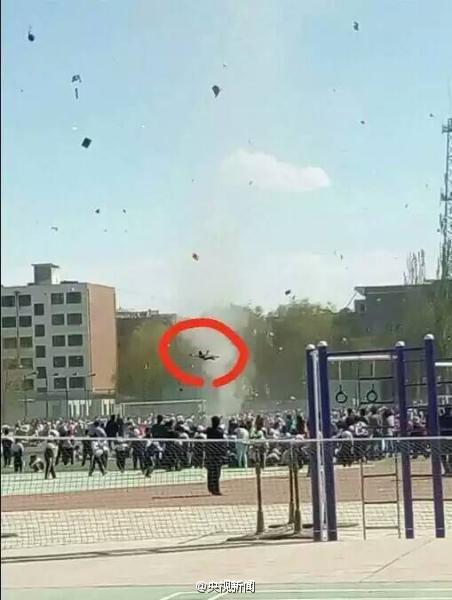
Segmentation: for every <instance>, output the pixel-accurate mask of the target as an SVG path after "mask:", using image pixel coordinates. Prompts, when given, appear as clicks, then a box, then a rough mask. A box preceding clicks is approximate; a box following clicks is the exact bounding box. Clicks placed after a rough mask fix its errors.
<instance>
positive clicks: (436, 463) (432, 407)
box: [424, 334, 446, 538]
mask: <svg viewBox="0 0 452 600" xmlns="http://www.w3.org/2000/svg"><path fill="white" fill-rule="evenodd" d="M424 353H425V371H426V377H427V393H428V435H429V437H432V438H436V439H432V479H433V481H432V484H433V510H434V513H435V536H436V537H437V538H444V537H445V536H446V529H445V523H444V501H443V482H442V477H441V441H440V440H439V439H438V436H439V434H440V429H439V418H438V391H437V387H436V369H435V338H434V336H433V335H431V334H428V335H426V336H425V338H424Z"/></svg>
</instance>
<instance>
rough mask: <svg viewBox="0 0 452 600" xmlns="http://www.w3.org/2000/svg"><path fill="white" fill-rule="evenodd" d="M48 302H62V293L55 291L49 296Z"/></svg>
mask: <svg viewBox="0 0 452 600" xmlns="http://www.w3.org/2000/svg"><path fill="white" fill-rule="evenodd" d="M50 302H51V303H52V304H64V294H63V293H62V292H56V293H54V294H52V295H51V296H50Z"/></svg>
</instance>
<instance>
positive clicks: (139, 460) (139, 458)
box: [130, 429, 146, 473]
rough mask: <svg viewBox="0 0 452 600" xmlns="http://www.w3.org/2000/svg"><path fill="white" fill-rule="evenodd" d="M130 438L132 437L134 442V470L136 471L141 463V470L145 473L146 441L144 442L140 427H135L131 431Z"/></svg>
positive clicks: (132, 445) (132, 444)
mask: <svg viewBox="0 0 452 600" xmlns="http://www.w3.org/2000/svg"><path fill="white" fill-rule="evenodd" d="M130 438H131V439H132V443H131V444H130V445H131V447H132V465H133V470H134V471H136V470H137V467H138V465H140V470H141V471H142V472H143V473H144V450H145V446H146V442H143V440H142V439H141V437H140V432H139V430H138V429H133V430H132V431H131V433H130Z"/></svg>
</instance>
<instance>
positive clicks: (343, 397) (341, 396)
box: [336, 385, 348, 404]
mask: <svg viewBox="0 0 452 600" xmlns="http://www.w3.org/2000/svg"><path fill="white" fill-rule="evenodd" d="M347 400H348V396H347V394H346V393H345V392H343V391H342V386H341V385H340V386H339V391H338V393H337V394H336V402H337V403H338V404H345V403H346V402H347Z"/></svg>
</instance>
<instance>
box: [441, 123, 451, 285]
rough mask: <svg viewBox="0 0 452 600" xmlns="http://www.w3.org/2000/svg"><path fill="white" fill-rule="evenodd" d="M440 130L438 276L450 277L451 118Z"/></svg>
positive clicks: (442, 277)
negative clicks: (443, 158) (442, 137)
mask: <svg viewBox="0 0 452 600" xmlns="http://www.w3.org/2000/svg"><path fill="white" fill-rule="evenodd" d="M442 132H443V133H445V134H446V172H445V174H444V191H443V192H442V194H441V202H444V212H443V211H441V213H442V214H441V216H440V230H441V235H442V248H441V259H440V260H441V265H440V271H441V272H440V278H441V279H452V118H450V119H448V120H447V124H446V125H443V127H442Z"/></svg>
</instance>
